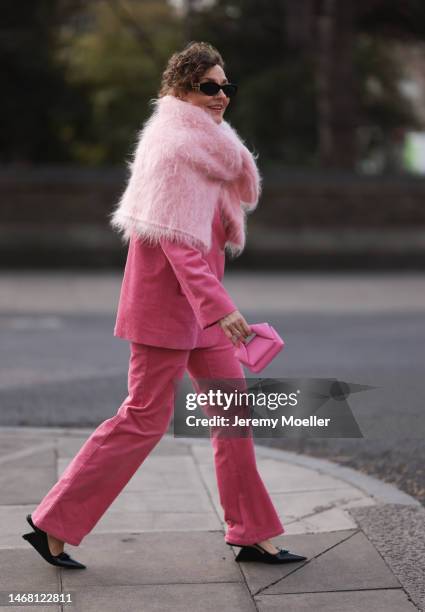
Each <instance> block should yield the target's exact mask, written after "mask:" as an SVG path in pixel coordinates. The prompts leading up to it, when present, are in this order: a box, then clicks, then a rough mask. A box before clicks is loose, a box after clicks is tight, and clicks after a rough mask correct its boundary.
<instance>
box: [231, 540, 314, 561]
mask: <svg viewBox="0 0 425 612" xmlns="http://www.w3.org/2000/svg"><path fill="white" fill-rule="evenodd" d="M226 544H228V545H229V546H237V547H238V548H240V549H241V550H240V551H239V553H238V554H237V555H236V557H235V561H238V562H240V561H260V562H261V563H293V562H296V561H305V560H306V559H307V557H304V556H303V555H296V554H294V553H291V552H289V550H286V549H284V548H279V549H278V552H277V553H269V552H268V551H267V550H265V549H264V548H263V547H262V546H260V545H259V544H252V545H251V546H242V545H241V544H232V543H231V542H226Z"/></svg>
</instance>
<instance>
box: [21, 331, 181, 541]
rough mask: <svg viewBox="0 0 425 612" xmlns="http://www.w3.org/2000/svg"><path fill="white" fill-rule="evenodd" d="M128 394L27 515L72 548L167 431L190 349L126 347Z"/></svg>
mask: <svg viewBox="0 0 425 612" xmlns="http://www.w3.org/2000/svg"><path fill="white" fill-rule="evenodd" d="M130 352H131V355H130V362H129V371H128V396H127V397H126V399H125V400H124V402H123V403H122V405H121V406H120V408H119V410H118V412H117V414H116V415H115V416H113V417H112V418H110V419H107V420H106V421H104V422H103V423H101V425H99V427H98V428H97V429H96V430H95V431H94V432H93V433H92V435H91V436H90V437H89V438H88V439H87V440H86V442H85V443H84V445H83V446H82V447H81V449H80V450H79V452H78V453H77V455H76V456H75V457H74V459H73V460H72V461H71V463H70V464H69V465H68V466H67V468H66V469H65V471H64V472H63V474H62V476H61V477H60V479H59V480H58V482H57V483H56V484H55V485H54V486H53V487H52V489H50V491H49V492H48V493H47V495H46V496H45V497H44V498H43V500H42V501H41V502H40V504H39V505H38V506H37V508H36V509H35V510H34V512H32V519H33V521H34V524H35V525H36V526H37V527H40V529H43V530H44V531H46V532H47V533H49V534H51V535H53V536H55V537H56V538H58V539H60V540H62V541H64V542H67V543H68V544H71V545H73V546H78V545H79V544H80V542H81V540H82V539H83V538H84V536H86V535H87V534H88V533H89V532H90V531H91V530H92V529H93V527H94V526H95V525H96V523H97V522H98V521H99V519H100V518H101V516H102V515H103V514H104V512H105V511H106V510H107V508H108V507H109V506H110V504H111V503H112V502H113V501H114V499H115V498H116V497H117V495H118V494H119V493H120V491H121V490H122V489H123V488H124V487H125V485H126V484H127V483H128V481H129V480H130V478H131V477H132V476H133V474H134V473H135V472H136V470H137V469H138V467H139V466H140V465H141V464H142V462H143V461H144V460H145V458H146V457H147V455H148V454H149V453H150V452H151V450H152V449H153V448H154V447H155V446H156V444H157V443H158V442H159V441H160V439H161V438H162V436H163V435H164V433H165V432H166V431H167V429H168V426H169V423H170V419H171V416H172V414H173V409H174V400H175V397H174V396H175V386H174V381H175V380H176V379H181V378H182V377H183V376H184V372H185V369H186V365H187V360H188V357H189V353H190V351H188V350H178V349H168V348H161V347H154V346H148V345H144V344H138V343H134V342H131V343H130Z"/></svg>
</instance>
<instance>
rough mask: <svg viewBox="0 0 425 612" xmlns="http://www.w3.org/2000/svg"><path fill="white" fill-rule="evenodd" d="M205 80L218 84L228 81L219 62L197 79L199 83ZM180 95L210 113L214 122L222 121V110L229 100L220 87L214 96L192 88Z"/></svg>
mask: <svg viewBox="0 0 425 612" xmlns="http://www.w3.org/2000/svg"><path fill="white" fill-rule="evenodd" d="M207 81H215V82H216V83H219V84H220V85H224V83H228V80H227V77H226V75H225V73H224V70H223V68H222V67H221V66H219V64H216V65H215V66H213V67H212V68H209V69H208V70H207V71H206V72H204V74H203V76H202V77H201V78H200V79H199V82H200V83H204V82H207ZM180 97H181V98H182V99H183V100H186V101H187V102H190V103H191V104H195V105H196V106H200V107H201V108H203V109H204V110H205V111H206V112H207V113H210V115H211V117H212V118H213V119H214V121H215V122H216V123H220V122H221V121H222V119H223V115H224V111H225V110H226V108H227V105H228V104H229V102H230V99H229V98H227V97H226V96H225V94H224V92H223V90H222V89H220V90H219V92H218V94H216V95H215V96H207V95H206V94H204V93H202V91H195V90H193V91H189V92H184V93H183V94H181V95H180Z"/></svg>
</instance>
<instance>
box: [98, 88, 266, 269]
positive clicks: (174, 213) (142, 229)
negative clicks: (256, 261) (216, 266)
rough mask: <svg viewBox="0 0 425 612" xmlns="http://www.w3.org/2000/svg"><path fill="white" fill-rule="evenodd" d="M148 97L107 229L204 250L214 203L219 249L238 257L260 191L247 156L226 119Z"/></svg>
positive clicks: (169, 99) (255, 170) (181, 103)
mask: <svg viewBox="0 0 425 612" xmlns="http://www.w3.org/2000/svg"><path fill="white" fill-rule="evenodd" d="M151 102H153V104H154V111H153V112H152V114H151V116H150V117H149V118H148V119H147V120H146V122H145V123H144V125H143V127H142V129H141V130H140V132H139V134H138V139H137V145H136V147H135V150H134V152H133V153H132V157H131V161H129V162H127V164H128V167H129V170H130V177H129V180H128V183H127V186H126V189H125V191H124V193H123V195H122V196H121V198H120V200H119V202H118V204H117V206H116V207H115V209H114V211H113V212H112V213H110V215H109V216H110V217H111V219H110V224H111V226H112V227H113V228H114V229H116V230H118V231H119V232H120V233H121V235H122V237H123V241H124V243H127V242H128V240H129V239H130V237H131V234H132V233H133V232H135V233H136V235H137V236H138V237H140V238H142V239H143V240H146V241H147V242H148V243H150V244H156V243H158V241H159V240H160V239H161V238H168V239H171V240H173V241H177V242H183V243H188V244H190V245H193V246H196V247H197V248H199V249H200V250H201V251H202V252H204V253H205V252H208V251H209V250H210V248H211V233H212V222H213V217H214V212H215V208H216V206H217V205H220V211H221V218H222V221H223V224H224V227H225V231H226V245H225V248H226V251H227V252H228V253H229V254H230V255H231V256H232V257H237V256H238V255H240V254H241V253H242V251H243V249H244V247H245V240H246V215H247V213H249V212H251V211H252V210H254V209H255V208H256V206H257V203H258V199H259V196H260V193H261V180H262V179H261V176H260V174H259V171H258V168H257V165H256V163H255V160H254V157H253V155H252V154H251V152H250V151H249V150H248V148H247V147H246V146H245V144H244V142H243V141H242V140H241V138H240V137H239V135H238V134H237V132H236V130H235V129H234V128H233V127H232V126H231V125H230V124H229V123H228V122H227V121H225V120H222V121H221V123H219V124H218V123H216V122H215V121H214V119H213V118H212V117H211V116H210V115H209V113H208V112H207V111H205V110H204V109H202V108H201V107H199V106H195V105H194V104H191V103H190V102H187V101H184V100H181V99H180V98H177V97H175V96H172V95H166V96H163V97H161V98H153V99H152V100H151Z"/></svg>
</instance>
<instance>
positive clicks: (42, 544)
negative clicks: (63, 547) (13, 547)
mask: <svg viewBox="0 0 425 612" xmlns="http://www.w3.org/2000/svg"><path fill="white" fill-rule="evenodd" d="M26 518H27V521H28V523H29V524H30V525H31V527H32V528H33V529H34V531H31V532H30V533H24V535H23V536H22V537H23V538H24V540H26V541H27V542H29V543H30V544H31V546H33V547H34V548H35V550H36V551H37V552H38V553H39V554H40V555H41V556H42V557H43V559H45V560H46V561H47V562H48V563H51V565H56V566H58V567H67V568H69V569H86V566H85V565H83V564H82V563H79V562H78V561H75V559H73V558H72V557H70V556H69V555H68V553H66V552H61V553H60V554H59V555H52V553H51V552H50V548H49V541H48V539H47V533H46V532H45V531H43V530H42V529H40V528H39V527H36V526H35V525H34V523H33V522H32V519H31V514H27V517H26Z"/></svg>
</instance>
